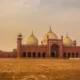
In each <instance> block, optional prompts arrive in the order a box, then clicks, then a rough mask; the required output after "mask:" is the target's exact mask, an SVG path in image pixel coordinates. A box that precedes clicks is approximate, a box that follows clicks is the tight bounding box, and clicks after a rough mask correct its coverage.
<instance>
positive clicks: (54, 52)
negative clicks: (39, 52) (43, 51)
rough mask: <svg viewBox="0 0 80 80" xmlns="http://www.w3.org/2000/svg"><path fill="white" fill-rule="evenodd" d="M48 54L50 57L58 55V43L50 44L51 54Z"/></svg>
mask: <svg viewBox="0 0 80 80" xmlns="http://www.w3.org/2000/svg"><path fill="white" fill-rule="evenodd" d="M50 56H51V57H55V58H58V57H59V45H57V44H53V45H52V46H51V54H50Z"/></svg>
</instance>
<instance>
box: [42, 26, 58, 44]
mask: <svg viewBox="0 0 80 80" xmlns="http://www.w3.org/2000/svg"><path fill="white" fill-rule="evenodd" d="M48 39H58V37H57V35H56V34H55V33H54V32H52V30H51V27H50V30H49V32H47V33H46V34H45V35H44V36H43V44H44V45H47V40H48Z"/></svg>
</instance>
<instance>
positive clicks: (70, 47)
mask: <svg viewBox="0 0 80 80" xmlns="http://www.w3.org/2000/svg"><path fill="white" fill-rule="evenodd" d="M0 57H1V58H3V57H4V58H79V57H80V46H77V41H76V40H74V41H73V40H72V39H71V38H70V37H69V36H68V35H66V37H65V38H64V37H63V36H61V38H60V39H59V38H58V36H57V35H56V34H55V33H54V32H53V31H52V29H51V27H50V29H49V31H48V32H47V33H46V34H45V35H44V36H43V40H42V41H41V45H39V43H38V39H37V37H36V36H35V35H34V34H33V32H32V34H31V35H30V36H29V37H28V39H27V41H26V44H25V45H24V44H22V34H19V35H18V38H17V49H16V50H13V51H12V52H3V51H0Z"/></svg>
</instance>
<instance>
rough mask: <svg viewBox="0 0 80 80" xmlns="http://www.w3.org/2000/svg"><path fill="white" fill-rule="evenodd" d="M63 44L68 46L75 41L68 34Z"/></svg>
mask: <svg viewBox="0 0 80 80" xmlns="http://www.w3.org/2000/svg"><path fill="white" fill-rule="evenodd" d="M63 45H64V46H66V47H68V46H72V45H73V41H72V40H71V39H70V38H69V37H68V36H66V37H65V38H64V39H63Z"/></svg>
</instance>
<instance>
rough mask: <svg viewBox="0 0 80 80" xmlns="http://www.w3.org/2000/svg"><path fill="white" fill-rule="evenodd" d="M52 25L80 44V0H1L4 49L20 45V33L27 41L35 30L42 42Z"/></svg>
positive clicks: (0, 43) (0, 33)
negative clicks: (18, 42)
mask: <svg viewBox="0 0 80 80" xmlns="http://www.w3.org/2000/svg"><path fill="white" fill-rule="evenodd" d="M50 25H51V26H52V30H53V32H55V33H56V34H57V36H59V38H60V36H61V35H63V36H64V37H65V35H66V32H67V33H68V35H69V37H70V38H71V39H72V40H75V39H76V40H77V43H78V45H80V0H0V50H3V51H12V49H13V48H16V46H17V44H16V41H17V39H16V38H17V35H18V34H19V33H22V35H23V44H26V40H27V38H28V37H29V36H30V35H31V32H32V30H33V31H34V34H35V36H36V37H37V38H38V40H39V43H40V41H41V40H42V37H43V35H44V34H45V33H46V32H48V30H49V26H50Z"/></svg>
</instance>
